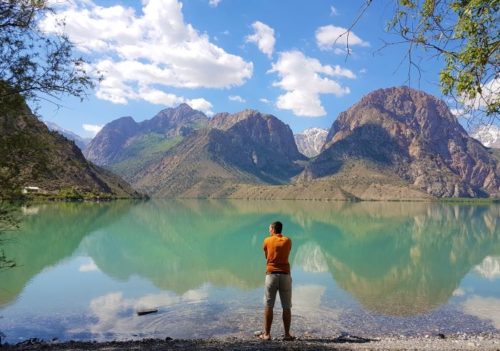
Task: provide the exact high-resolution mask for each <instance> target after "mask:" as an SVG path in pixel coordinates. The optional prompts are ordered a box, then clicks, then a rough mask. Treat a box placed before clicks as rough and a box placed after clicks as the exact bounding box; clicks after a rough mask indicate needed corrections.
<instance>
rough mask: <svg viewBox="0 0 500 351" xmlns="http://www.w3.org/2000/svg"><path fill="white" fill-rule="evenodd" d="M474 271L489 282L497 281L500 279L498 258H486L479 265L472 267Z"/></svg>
mask: <svg viewBox="0 0 500 351" xmlns="http://www.w3.org/2000/svg"><path fill="white" fill-rule="evenodd" d="M474 270H475V271H476V272H477V273H479V274H480V275H481V276H482V277H485V278H487V279H489V280H495V279H498V278H500V257H497V256H486V257H485V258H484V260H483V262H481V264H480V265H477V266H476V267H474Z"/></svg>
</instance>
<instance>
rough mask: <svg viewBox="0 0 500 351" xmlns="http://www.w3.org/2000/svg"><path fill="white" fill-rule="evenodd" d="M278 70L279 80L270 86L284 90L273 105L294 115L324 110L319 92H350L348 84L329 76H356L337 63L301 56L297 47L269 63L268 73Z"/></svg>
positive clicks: (316, 113) (340, 94)
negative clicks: (340, 82) (276, 60)
mask: <svg viewBox="0 0 500 351" xmlns="http://www.w3.org/2000/svg"><path fill="white" fill-rule="evenodd" d="M273 72H274V73H277V74H278V75H279V76H280V78H281V80H279V81H277V82H274V83H273V86H276V87H280V88H282V89H283V90H285V91H286V93H285V94H284V95H280V96H279V97H278V101H277V103H276V106H277V107H278V108H280V109H284V110H292V111H293V113H294V114H295V115H297V116H306V117H319V116H324V115H325V114H326V111H325V109H324V108H323V106H322V105H321V101H320V95H321V94H333V95H335V96H337V97H341V96H343V95H346V94H349V93H350V90H349V88H348V87H343V86H341V85H340V84H339V83H338V82H337V81H335V80H333V79H331V78H328V77H335V78H350V79H354V78H356V76H355V74H354V73H353V72H352V71H350V70H348V69H346V68H342V67H340V66H338V65H336V66H330V65H325V66H324V65H322V64H321V62H319V61H318V60H317V59H314V58H310V57H306V56H304V54H303V53H301V52H300V51H288V52H282V53H280V58H279V60H278V62H276V63H274V64H273V65H272V69H271V70H270V71H268V73H273Z"/></svg>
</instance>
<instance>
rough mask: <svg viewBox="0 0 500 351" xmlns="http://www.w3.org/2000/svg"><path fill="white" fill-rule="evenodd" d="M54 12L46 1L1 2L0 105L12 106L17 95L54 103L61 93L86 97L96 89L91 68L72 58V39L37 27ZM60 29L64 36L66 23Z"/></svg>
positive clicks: (80, 60) (11, 0) (10, 0)
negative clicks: (44, 99)
mask: <svg viewBox="0 0 500 351" xmlns="http://www.w3.org/2000/svg"><path fill="white" fill-rule="evenodd" d="M52 11H53V10H52V9H51V8H50V7H49V6H48V1H47V0H2V1H0V47H1V50H0V81H1V82H3V83H4V84H5V85H2V87H1V88H2V89H0V105H6V104H7V103H9V102H10V103H12V102H13V101H12V100H13V99H14V100H15V98H14V96H15V95H17V94H20V95H22V96H23V97H24V98H26V99H28V100H37V99H41V98H48V99H51V100H52V99H57V98H58V97H59V96H60V95H61V94H69V95H74V96H77V97H80V98H84V97H85V96H86V91H87V89H89V88H92V87H93V81H92V79H91V77H90V73H91V72H89V71H88V65H87V64H86V62H85V61H84V60H83V59H82V58H75V57H74V56H73V44H72V43H71V42H70V41H69V39H68V38H67V37H66V36H65V35H64V34H58V35H53V34H50V35H49V34H47V33H44V32H43V31H41V30H40V28H39V27H38V22H39V20H40V19H41V18H43V16H45V15H46V14H47V13H50V12H52ZM58 26H59V27H60V29H61V31H59V33H63V31H62V28H63V27H64V23H58ZM5 87H8V88H5ZM4 88H5V89H4Z"/></svg>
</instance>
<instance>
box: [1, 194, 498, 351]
mask: <svg viewBox="0 0 500 351" xmlns="http://www.w3.org/2000/svg"><path fill="white" fill-rule="evenodd" d="M274 220H281V221H282V222H283V223H284V230H283V231H284V233H285V234H287V235H288V236H290V237H291V238H292V240H293V248H292V254H291V257H290V261H291V264H292V276H293V284H294V287H293V309H292V315H293V320H292V329H293V331H294V332H295V333H296V334H298V335H299V336H300V335H309V336H318V337H324V336H330V337H331V336H336V335H338V333H340V332H343V331H346V332H349V333H352V334H356V335H360V336H380V335H392V334H397V335H400V334H404V335H416V334H417V335H420V334H435V333H444V334H448V333H456V332H467V333H476V332H483V331H486V332H490V331H491V332H499V331H500V206H499V205H449V204H434V203H398V202H390V203H384V202H362V203H343V202H314V201H260V202H259V201H210V200H205V201H197V200H189V201H188V200H186V201H148V202H125V201H120V202H113V203H80V204H75V203H60V204H48V205H37V206H31V207H29V208H23V209H22V222H21V227H20V229H19V230H18V231H15V232H9V233H6V234H3V236H2V238H3V240H4V241H3V243H2V244H1V245H2V249H3V251H4V253H5V255H6V256H7V257H8V258H10V259H13V260H14V261H15V262H16V264H17V267H16V268H13V269H8V270H3V271H0V332H2V333H3V334H5V335H6V340H7V341H8V342H18V341H22V340H24V339H27V338H32V337H38V338H44V339H52V338H58V339H60V340H69V339H75V340H76V339H79V340H111V339H120V340H121V339H134V338H143V337H158V338H165V337H167V336H170V337H173V338H199V337H225V336H236V337H251V336H252V335H253V332H254V331H256V330H260V329H261V327H262V308H263V307H262V303H263V300H262V296H263V281H264V271H265V260H264V256H263V253H262V250H261V245H262V241H263V239H264V237H265V236H266V235H268V234H267V233H268V232H267V229H268V225H269V223H271V222H272V221H274ZM145 308H157V309H158V313H155V314H151V315H146V316H138V315H137V313H136V312H137V311H139V310H142V309H145ZM275 313H276V317H275V323H274V325H273V330H272V333H273V334H274V335H275V336H279V335H281V333H282V323H281V321H280V318H279V315H280V313H281V307H280V306H279V302H278V305H277V306H276V308H275Z"/></svg>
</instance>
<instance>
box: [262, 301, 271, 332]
mask: <svg viewBox="0 0 500 351" xmlns="http://www.w3.org/2000/svg"><path fill="white" fill-rule="evenodd" d="M271 324H273V308H272V307H267V306H266V308H265V309H264V335H262V337H261V339H263V340H271Z"/></svg>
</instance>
